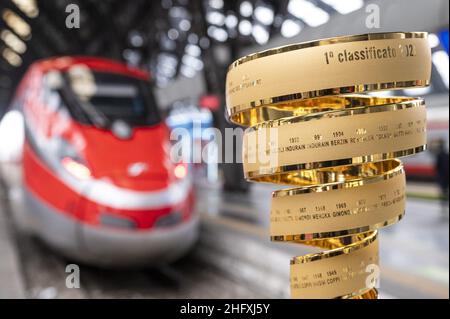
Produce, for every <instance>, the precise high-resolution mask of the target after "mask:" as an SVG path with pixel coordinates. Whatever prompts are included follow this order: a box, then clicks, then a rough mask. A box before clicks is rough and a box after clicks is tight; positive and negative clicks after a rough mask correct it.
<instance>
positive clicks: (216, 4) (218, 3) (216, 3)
mask: <svg viewBox="0 0 450 319" xmlns="http://www.w3.org/2000/svg"><path fill="white" fill-rule="evenodd" d="M209 6H210V7H211V8H213V9H217V10H219V9H222V8H223V0H209Z"/></svg>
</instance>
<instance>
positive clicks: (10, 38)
mask: <svg viewBox="0 0 450 319" xmlns="http://www.w3.org/2000/svg"><path fill="white" fill-rule="evenodd" d="M0 38H1V39H2V40H3V42H5V43H6V45H7V46H8V47H10V48H11V49H13V50H14V51H15V52H17V53H19V54H24V53H25V51H27V45H26V44H25V42H23V41H22V40H20V39H19V37H18V36H16V35H15V34H14V33H12V32H11V31H9V30H3V31H1V32H0Z"/></svg>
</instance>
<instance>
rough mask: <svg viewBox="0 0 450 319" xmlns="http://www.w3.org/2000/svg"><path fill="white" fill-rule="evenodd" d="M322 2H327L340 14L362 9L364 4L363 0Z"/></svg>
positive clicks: (325, 1) (329, 0)
mask: <svg viewBox="0 0 450 319" xmlns="http://www.w3.org/2000/svg"><path fill="white" fill-rule="evenodd" d="M322 2H323V3H326V4H327V5H329V6H330V7H332V8H333V9H334V10H336V11H337V12H339V13H340V14H348V13H350V12H353V11H357V10H359V9H361V8H362V7H363V6H364V1H363V0H345V1H342V0H322Z"/></svg>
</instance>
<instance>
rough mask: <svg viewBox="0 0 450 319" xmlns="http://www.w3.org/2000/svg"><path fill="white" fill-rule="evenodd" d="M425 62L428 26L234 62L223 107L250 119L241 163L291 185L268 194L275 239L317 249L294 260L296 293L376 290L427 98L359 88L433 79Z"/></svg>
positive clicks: (249, 174) (418, 145)
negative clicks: (381, 247)
mask: <svg viewBox="0 0 450 319" xmlns="http://www.w3.org/2000/svg"><path fill="white" fill-rule="evenodd" d="M430 73H431V52H430V48H429V46H428V41H427V34H426V33H422V32H411V33H404V32H395V33H378V34H366V35H358V36H348V37H337V38H332V39H325V40H319V41H312V42H307V43H301V44H295V45H291V46H286V47H281V48H276V49H272V50H267V51H264V52H260V53H256V54H252V55H249V56H247V57H244V58H241V59H239V60H237V61H236V62H234V63H233V64H232V65H231V66H230V68H229V71H228V75H227V83H226V86H227V87H226V100H227V111H228V115H229V118H230V120H231V121H232V122H234V123H236V124H239V125H243V126H248V128H247V129H246V131H245V134H244V143H243V166H244V174H245V176H246V178H247V179H248V180H249V181H253V182H265V183H275V184H280V185H286V186H287V187H288V188H285V189H281V190H278V191H275V192H273V194H272V204H271V212H270V222H271V223H270V225H271V226H270V236H271V240H272V241H276V242H291V243H298V244H304V245H307V246H310V247H311V249H314V251H313V252H311V253H309V254H306V255H304V256H298V257H294V258H292V259H291V296H292V297H293V298H354V299H375V298H377V297H378V291H377V289H376V288H375V286H374V284H375V283H376V282H377V280H378V275H379V274H378V239H377V238H378V233H377V231H378V229H380V228H383V227H386V226H389V225H392V224H394V223H396V222H397V221H399V220H400V219H401V218H402V217H403V216H404V213H405V200H406V196H405V191H406V178H405V172H404V169H403V165H402V163H401V162H400V161H399V160H397V159H396V158H397V157H402V156H407V155H412V154H415V153H418V152H421V151H423V150H425V149H426V123H427V122H426V107H425V102H424V100H423V99H420V98H408V97H375V96H368V95H361V94H359V95H357V94H356V93H368V92H371V91H379V90H385V89H398V88H413V87H421V86H427V85H428V84H429V80H430ZM298 92H300V93H298ZM317 249H319V250H318V251H317Z"/></svg>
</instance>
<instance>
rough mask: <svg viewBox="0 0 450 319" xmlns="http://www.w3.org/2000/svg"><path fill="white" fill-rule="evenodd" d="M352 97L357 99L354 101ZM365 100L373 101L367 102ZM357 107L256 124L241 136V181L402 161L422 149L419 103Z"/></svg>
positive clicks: (423, 133)
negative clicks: (394, 159) (304, 171)
mask: <svg viewBox="0 0 450 319" xmlns="http://www.w3.org/2000/svg"><path fill="white" fill-rule="evenodd" d="M358 99H362V98H361V97H358ZM369 100H372V101H376V100H375V99H372V98H369ZM396 102H397V103H393V104H382V105H373V106H359V107H351V108H345V109H341V110H333V111H327V112H320V113H313V114H310V115H305V116H295V117H288V118H282V119H279V120H272V121H266V122H263V123H260V124H258V125H256V126H253V127H251V128H248V129H247V130H246V131H245V134H244V147H243V165H244V174H245V176H246V177H247V178H249V179H251V180H255V181H264V179H265V177H264V176H266V175H269V176H271V177H270V179H271V180H270V182H273V178H274V177H273V175H274V174H278V175H279V174H285V173H287V172H290V171H299V170H312V169H319V168H325V167H331V166H342V165H349V164H358V163H366V162H373V161H381V160H386V159H392V158H395V157H403V156H407V155H412V154H415V153H418V152H421V151H423V150H424V149H425V148H426V124H427V123H426V107H425V102H424V101H423V100H422V99H412V98H397V99H396Z"/></svg>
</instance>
